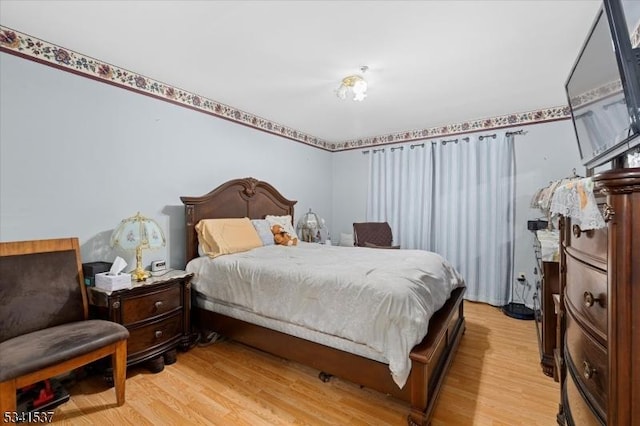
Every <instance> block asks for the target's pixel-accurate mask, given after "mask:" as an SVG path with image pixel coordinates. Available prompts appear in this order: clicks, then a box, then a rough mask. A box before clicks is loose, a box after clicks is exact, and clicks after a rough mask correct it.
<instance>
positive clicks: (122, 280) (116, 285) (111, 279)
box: [96, 272, 131, 291]
mask: <svg viewBox="0 0 640 426" xmlns="http://www.w3.org/2000/svg"><path fill="white" fill-rule="evenodd" d="M96 287H97V288H100V289H102V290H107V291H116V290H122V289H123V288H131V274H118V275H109V273H108V272H101V273H99V274H96Z"/></svg>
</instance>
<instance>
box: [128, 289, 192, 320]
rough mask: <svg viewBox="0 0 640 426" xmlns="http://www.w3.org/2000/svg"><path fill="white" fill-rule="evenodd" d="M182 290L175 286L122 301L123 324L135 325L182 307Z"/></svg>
mask: <svg viewBox="0 0 640 426" xmlns="http://www.w3.org/2000/svg"><path fill="white" fill-rule="evenodd" d="M181 291H182V290H181V288H180V286H179V285H177V284H176V285H173V286H171V287H168V288H164V289H160V290H158V291H150V292H147V293H145V294H142V295H138V296H133V297H126V298H123V299H122V324H124V325H128V324H134V323H136V322H139V321H143V320H146V319H149V318H153V317H157V316H159V315H162V314H164V313H166V312H170V311H172V310H174V309H178V308H180V306H182V304H181V303H182V298H181Z"/></svg>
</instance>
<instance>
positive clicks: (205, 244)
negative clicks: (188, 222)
mask: <svg viewBox="0 0 640 426" xmlns="http://www.w3.org/2000/svg"><path fill="white" fill-rule="evenodd" d="M196 231H197V232H198V240H199V241H200V244H201V245H202V248H203V250H204V251H205V252H206V253H207V255H209V257H218V256H221V255H223V254H232V253H238V252H242V251H247V250H251V249H252V248H256V247H260V246H262V240H260V236H259V235H258V233H257V232H256V228H254V227H253V225H252V224H251V221H250V220H249V218H246V217H244V218H238V219H203V220H201V221H200V222H198V224H197V225H196Z"/></svg>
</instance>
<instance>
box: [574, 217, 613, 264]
mask: <svg viewBox="0 0 640 426" xmlns="http://www.w3.org/2000/svg"><path fill="white" fill-rule="evenodd" d="M567 222H568V225H569V229H568V232H567V241H566V245H567V247H568V248H569V251H570V252H572V254H573V255H574V256H575V257H577V258H579V259H581V260H584V261H585V262H587V263H591V264H593V265H595V266H597V267H598V268H600V269H604V270H606V269H607V238H608V235H609V230H608V228H601V229H590V230H588V231H583V230H582V229H580V226H578V225H573V224H571V221H570V220H568V221H567Z"/></svg>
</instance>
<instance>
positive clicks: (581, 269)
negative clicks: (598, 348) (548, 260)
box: [565, 254, 607, 345]
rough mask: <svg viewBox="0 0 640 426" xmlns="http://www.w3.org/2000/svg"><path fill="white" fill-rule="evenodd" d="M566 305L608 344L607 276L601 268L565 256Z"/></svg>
mask: <svg viewBox="0 0 640 426" xmlns="http://www.w3.org/2000/svg"><path fill="white" fill-rule="evenodd" d="M566 261H567V262H566V277H567V278H566V279H567V283H566V288H565V294H566V298H565V305H567V306H568V307H570V308H571V310H572V311H573V312H574V314H575V316H576V317H577V318H578V319H580V320H581V322H582V323H583V326H584V327H585V328H586V329H587V330H588V331H589V332H590V333H591V334H593V335H594V336H596V337H597V338H598V340H600V343H602V344H603V345H606V343H607V275H606V273H604V272H603V271H601V270H599V269H597V268H594V267H592V266H591V265H587V264H585V263H582V262H580V261H579V260H576V259H574V258H573V257H572V256H570V255H569V254H567V256H566Z"/></svg>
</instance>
